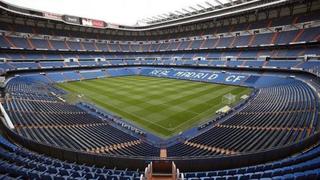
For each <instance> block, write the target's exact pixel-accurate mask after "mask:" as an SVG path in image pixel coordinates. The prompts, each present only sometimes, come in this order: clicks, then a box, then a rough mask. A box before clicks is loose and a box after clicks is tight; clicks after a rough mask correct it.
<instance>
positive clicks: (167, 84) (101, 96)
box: [58, 76, 251, 138]
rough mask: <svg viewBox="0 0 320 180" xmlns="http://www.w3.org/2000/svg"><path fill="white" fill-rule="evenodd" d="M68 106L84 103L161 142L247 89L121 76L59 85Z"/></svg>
mask: <svg viewBox="0 0 320 180" xmlns="http://www.w3.org/2000/svg"><path fill="white" fill-rule="evenodd" d="M58 87H60V88H62V89H64V90H66V91H67V92H69V93H68V95H67V96H66V99H67V100H68V101H69V102H76V101H87V102H89V103H94V104H95V105H97V106H98V107H100V108H104V109H105V110H106V111H107V112H110V113H112V114H114V115H117V116H120V117H121V118H123V119H125V120H127V121H130V122H132V123H134V124H136V125H137V126H139V127H142V128H143V129H145V130H147V131H149V132H152V133H154V134H156V135H158V136H160V137H162V138H169V137H171V136H172V135H176V134H178V133H179V132H181V131H184V130H186V129H188V128H191V127H193V126H196V125H199V124H200V123H203V122H205V121H206V120H209V119H211V118H213V117H214V116H215V112H216V111H217V110H218V109H220V108H222V107H224V106H225V105H226V104H227V103H230V102H228V101H226V100H224V98H223V96H224V95H226V94H229V93H230V94H232V95H235V97H236V98H235V101H234V102H233V104H236V103H237V102H238V101H239V100H240V97H241V96H242V95H245V94H246V95H248V94H250V92H251V89H250V88H245V87H239V86H230V85H222V84H212V83H203V82H194V81H187V80H177V79H168V78H158V77H145V76H122V77H112V78H103V79H94V80H84V81H77V82H67V83H61V84H58Z"/></svg>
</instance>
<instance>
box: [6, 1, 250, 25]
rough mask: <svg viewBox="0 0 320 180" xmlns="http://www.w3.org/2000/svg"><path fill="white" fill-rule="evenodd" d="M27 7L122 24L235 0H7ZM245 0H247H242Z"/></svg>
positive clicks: (197, 9) (202, 8)
mask: <svg viewBox="0 0 320 180" xmlns="http://www.w3.org/2000/svg"><path fill="white" fill-rule="evenodd" d="M3 1H4V2H7V3H10V4H13V5H17V6H20V7H24V8H31V9H35V10H40V11H47V12H52V13H58V14H69V15H74V16H80V17H87V18H93V19H99V20H104V21H106V22H111V23H116V24H122V25H139V24H140V25H146V24H150V23H153V22H156V21H158V20H161V18H162V19H163V18H164V19H165V18H168V17H174V16H177V15H185V14H190V15H191V14H194V13H196V12H201V11H203V10H205V9H207V8H214V7H218V6H223V5H224V4H233V2H234V1H235V0H134V1H133V0H116V1H101V0H90V1H88V0H67V1H62V0H55V1H52V0H3ZM242 1H245V0H242Z"/></svg>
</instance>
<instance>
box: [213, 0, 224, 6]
mask: <svg viewBox="0 0 320 180" xmlns="http://www.w3.org/2000/svg"><path fill="white" fill-rule="evenodd" d="M214 1H215V2H216V3H218V4H220V5H221V6H224V4H223V3H222V2H221V1H219V0H214Z"/></svg>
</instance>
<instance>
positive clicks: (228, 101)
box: [222, 93, 236, 105]
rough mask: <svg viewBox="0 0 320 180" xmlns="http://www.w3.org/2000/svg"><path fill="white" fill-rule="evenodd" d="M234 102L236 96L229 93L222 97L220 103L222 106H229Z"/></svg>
mask: <svg viewBox="0 0 320 180" xmlns="http://www.w3.org/2000/svg"><path fill="white" fill-rule="evenodd" d="M235 101H236V96H235V95H233V94H231V93H228V94H226V95H224V96H222V103H223V104H228V105H230V104H232V103H234V102H235Z"/></svg>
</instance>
